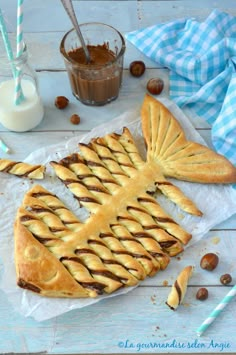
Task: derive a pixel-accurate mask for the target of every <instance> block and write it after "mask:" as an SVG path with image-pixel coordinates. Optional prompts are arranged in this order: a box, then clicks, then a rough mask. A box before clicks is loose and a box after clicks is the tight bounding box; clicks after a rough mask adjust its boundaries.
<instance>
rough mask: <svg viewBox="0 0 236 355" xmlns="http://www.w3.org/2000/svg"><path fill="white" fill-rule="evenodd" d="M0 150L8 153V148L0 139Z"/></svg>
mask: <svg viewBox="0 0 236 355" xmlns="http://www.w3.org/2000/svg"><path fill="white" fill-rule="evenodd" d="M0 148H1V149H2V150H3V151H4V152H5V153H9V152H10V148H9V147H8V146H7V145H6V144H5V143H4V142H3V140H2V139H1V138H0Z"/></svg>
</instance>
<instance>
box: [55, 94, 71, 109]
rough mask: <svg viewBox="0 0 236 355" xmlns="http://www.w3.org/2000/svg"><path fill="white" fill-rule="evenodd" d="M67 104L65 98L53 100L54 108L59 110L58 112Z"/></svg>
mask: <svg viewBox="0 0 236 355" xmlns="http://www.w3.org/2000/svg"><path fill="white" fill-rule="evenodd" d="M68 103H69V100H68V99H67V98H66V97H65V96H57V97H56V99H55V106H56V107H57V108H59V110H62V109H64V108H65V107H66V106H67V105H68Z"/></svg>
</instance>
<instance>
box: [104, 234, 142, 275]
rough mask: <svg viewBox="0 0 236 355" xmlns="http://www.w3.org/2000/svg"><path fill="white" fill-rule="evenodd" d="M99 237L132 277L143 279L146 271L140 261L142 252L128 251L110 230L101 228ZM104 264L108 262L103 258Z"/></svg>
mask: <svg viewBox="0 0 236 355" xmlns="http://www.w3.org/2000/svg"><path fill="white" fill-rule="evenodd" d="M99 237H100V238H101V239H102V241H103V242H104V243H105V244H106V246H107V247H108V248H109V249H110V250H111V252H112V254H113V255H114V257H115V259H116V260H117V261H118V262H119V263H120V264H122V265H123V266H124V267H125V268H126V269H127V270H128V271H129V272H130V273H131V274H132V275H133V276H134V277H136V278H137V279H138V280H144V279H145V277H146V276H147V273H146V271H145V269H144V267H143V265H142V263H141V262H139V261H140V259H141V258H142V254H140V255H138V254H136V255H133V253H132V252H131V251H128V250H127V249H126V248H125V247H124V245H123V244H122V243H121V241H120V240H119V239H118V238H117V236H115V234H114V233H113V232H112V230H111V229H110V230H109V229H108V230H103V231H101V233H100V234H99ZM103 262H104V263H105V264H108V263H109V261H108V262H107V261H106V260H103Z"/></svg>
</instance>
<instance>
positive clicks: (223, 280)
mask: <svg viewBox="0 0 236 355" xmlns="http://www.w3.org/2000/svg"><path fill="white" fill-rule="evenodd" d="M231 281H232V276H231V275H230V274H224V275H221V277H220V282H221V283H222V285H228V284H230V282H231Z"/></svg>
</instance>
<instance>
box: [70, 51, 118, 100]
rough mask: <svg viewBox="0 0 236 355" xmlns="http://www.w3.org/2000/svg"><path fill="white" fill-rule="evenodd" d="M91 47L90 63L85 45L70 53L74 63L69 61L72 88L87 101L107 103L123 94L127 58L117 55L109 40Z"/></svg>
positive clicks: (74, 92)
mask: <svg viewBox="0 0 236 355" xmlns="http://www.w3.org/2000/svg"><path fill="white" fill-rule="evenodd" d="M87 48H88V50H89V54H90V58H91V61H90V62H89V63H87V62H86V57H85V54H84V51H83V48H81V47H80V48H75V49H73V50H71V51H69V52H68V53H67V54H68V56H69V57H70V59H71V63H69V64H68V63H67V70H68V74H69V78H70V84H71V88H72V91H73V94H74V95H75V96H76V97H77V98H78V99H79V100H80V101H82V102H83V103H85V104H89V105H104V104H106V103H107V102H110V101H112V100H114V99H115V98H116V97H117V96H118V94H119V89H120V85H121V80H122V66H123V63H122V60H123V58H121V59H120V58H119V59H116V55H115V53H114V52H113V51H111V50H110V49H109V48H108V46H107V45H106V44H104V45H97V46H92V45H88V46H87ZM72 63H73V64H72Z"/></svg>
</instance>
